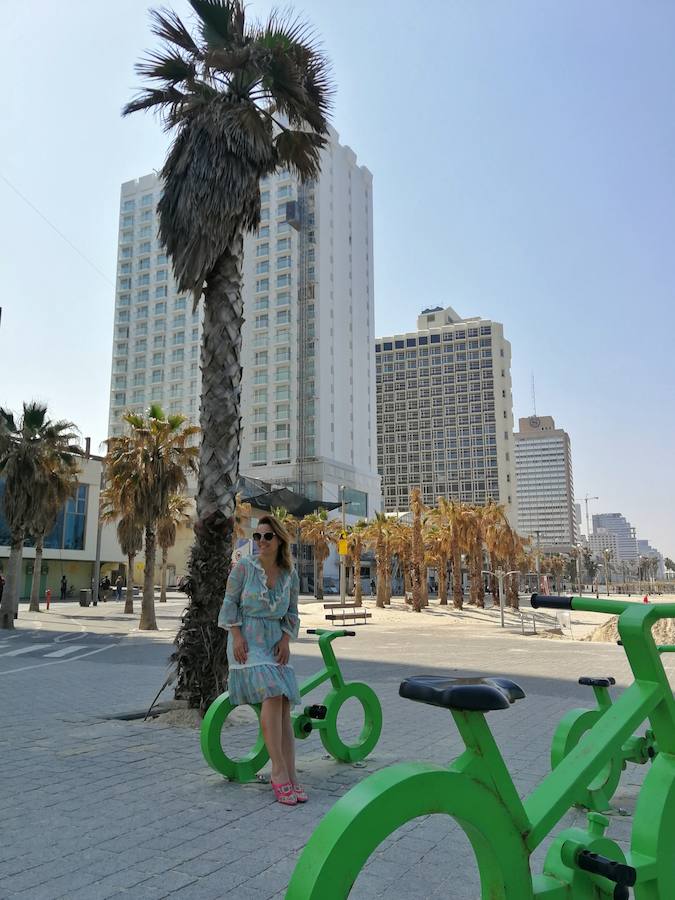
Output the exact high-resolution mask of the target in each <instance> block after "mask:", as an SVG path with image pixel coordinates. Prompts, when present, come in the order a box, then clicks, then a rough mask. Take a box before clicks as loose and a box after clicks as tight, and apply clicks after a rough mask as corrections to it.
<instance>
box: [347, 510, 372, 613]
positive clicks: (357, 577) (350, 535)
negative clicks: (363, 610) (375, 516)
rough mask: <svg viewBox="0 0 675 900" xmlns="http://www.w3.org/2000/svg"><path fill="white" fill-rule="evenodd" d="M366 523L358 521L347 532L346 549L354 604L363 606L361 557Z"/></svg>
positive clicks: (363, 520) (362, 520)
mask: <svg viewBox="0 0 675 900" xmlns="http://www.w3.org/2000/svg"><path fill="white" fill-rule="evenodd" d="M367 527H368V523H367V522H366V520H365V519H359V520H358V522H356V524H354V525H352V527H351V528H350V529H349V531H348V532H347V547H348V549H349V555H350V556H351V558H352V565H353V567H354V603H355V604H356V605H357V606H363V589H362V587H361V557H362V556H363V551H364V548H365V537H364V536H365V532H366V528H367Z"/></svg>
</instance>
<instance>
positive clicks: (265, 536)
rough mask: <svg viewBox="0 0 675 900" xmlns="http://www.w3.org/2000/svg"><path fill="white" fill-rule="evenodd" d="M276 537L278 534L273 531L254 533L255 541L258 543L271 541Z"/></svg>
mask: <svg viewBox="0 0 675 900" xmlns="http://www.w3.org/2000/svg"><path fill="white" fill-rule="evenodd" d="M275 537H276V534H275V533H274V532H273V531H263V532H262V534H261V533H260V532H259V531H254V532H253V540H254V541H256V542H258V543H259V542H260V541H271V540H273V539H274V538H275Z"/></svg>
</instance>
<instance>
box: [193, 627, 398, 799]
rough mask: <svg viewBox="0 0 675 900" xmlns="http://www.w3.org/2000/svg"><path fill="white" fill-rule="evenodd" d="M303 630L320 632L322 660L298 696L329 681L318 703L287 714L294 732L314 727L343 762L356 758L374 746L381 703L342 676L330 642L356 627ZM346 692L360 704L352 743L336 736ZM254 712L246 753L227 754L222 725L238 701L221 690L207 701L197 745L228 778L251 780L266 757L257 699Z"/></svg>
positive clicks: (369, 691)
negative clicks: (253, 734) (253, 735)
mask: <svg viewBox="0 0 675 900" xmlns="http://www.w3.org/2000/svg"><path fill="white" fill-rule="evenodd" d="M307 634H318V635H319V649H320V650H321V655H322V657H323V661H324V666H323V668H322V669H320V670H319V671H318V672H317V673H316V674H315V675H312V676H311V677H310V678H308V679H307V680H306V681H304V682H303V683H302V684H301V685H300V696H302V697H304V696H305V694H308V693H309V692H310V691H313V690H314V688H316V687H318V686H319V685H321V684H323V683H324V682H325V681H330V683H331V690H330V691H329V692H328V694H327V695H326V696H325V698H324V701H323V703H322V704H315V705H313V706H307V707H305V709H304V710H303V711H302V712H301V713H295V714H294V715H292V716H291V721H292V723H293V733H294V734H295V737H296V738H297V739H299V740H303V739H305V738H307V737H309V735H310V734H311V733H312V731H318V732H319V734H320V736H321V741H322V743H323V745H324V747H325V748H326V750H327V751H328V753H330V754H331V756H333V757H334V758H335V759H337V760H340V761H341V762H358V761H359V760H362V759H364V758H365V757H366V756H368V754H369V753H371V752H372V750H373V748H374V747H375V745H376V744H377V742H378V740H379V738H380V733H381V731H382V707H381V706H380V701H379V700H378V698H377V694H376V693H375V691H374V690H373V689H372V688H370V687H368V685H367V684H363V683H362V682H360V681H351V682H346V681H345V680H344V678H343V676H342V672H341V670H340V666H339V664H338V661H337V659H336V658H335V653H334V652H333V648H332V647H331V644H332V642H333V641H334V640H335V639H336V638H339V637H354V636H355V635H356V632H355V631H345V630H344V629H342V630H338V631H329V630H327V629H323V628H309V629H308V630H307ZM350 698H355V699H356V700H358V701H359V702H360V704H361V706H362V707H363V716H364V721H363V728H362V729H361V733H360V734H359V736H358V738H357V740H356V741H355V742H354V743H347V742H346V741H344V740H343V739H342V738H341V737H340V733H339V730H338V714H339V712H340V708H341V707H342V705H343V704H344V703H345V702H346V701H347V700H349V699H350ZM251 706H252V708H253V709H254V710H255V712H256V715H257V716H258V739H257V741H256V743H255V746H254V747H253V748H252V749H251V750H250V752H249V753H247V754H245V755H244V756H243V757H241V758H233V757H230V756H228V755H227V753H226V751H225V750H224V749H223V746H222V731H223V726H224V725H225V720H226V719H227V717H228V716H229V715H230V713H231V712H232V710H234V709H236V706H234V704H232V703H231V702H230V698H229V695H228V694H227V692H226V693H224V694H221V695H220V697H218V698H217V699H216V700H214V701H213V703H212V704H211V706H209V708H208V711H207V713H206V715H205V716H204V721H203V722H202V727H201V734H200V737H201V748H202V753H203V754H204V758H205V759H206V761H207V762H208V764H209V765H210V766H211V768H213V769H215V770H216V772H219V773H220V774H221V775H224V776H225V777H226V778H229V780H230V781H238V782H241V783H243V782H247V781H254V780H255V778H256V773H257V772H259V771H260V769H262V767H263V766H264V765H265V763H266V762H267V761H268V759H269V754H268V753H267V748H266V747H265V741H264V739H263V735H262V729H261V728H260V709H261V705H260V704H259V703H256V704H251Z"/></svg>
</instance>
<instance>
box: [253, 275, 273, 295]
mask: <svg viewBox="0 0 675 900" xmlns="http://www.w3.org/2000/svg"><path fill="white" fill-rule="evenodd" d="M255 289H256V292H257V293H258V294H259V293H260V292H261V291H269V289H270V280H269V278H258V279H256V283H255Z"/></svg>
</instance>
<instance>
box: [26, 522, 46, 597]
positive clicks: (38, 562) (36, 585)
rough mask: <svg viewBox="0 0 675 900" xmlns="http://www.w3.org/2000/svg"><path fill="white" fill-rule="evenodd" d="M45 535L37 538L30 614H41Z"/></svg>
mask: <svg viewBox="0 0 675 900" xmlns="http://www.w3.org/2000/svg"><path fill="white" fill-rule="evenodd" d="M43 546H44V535H43V534H40V535H38V536H37V537H36V538H35V566H34V568H33V580H32V583H31V586H30V606H29V607H28V609H29V610H30V612H40V577H41V575H42V551H43Z"/></svg>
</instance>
